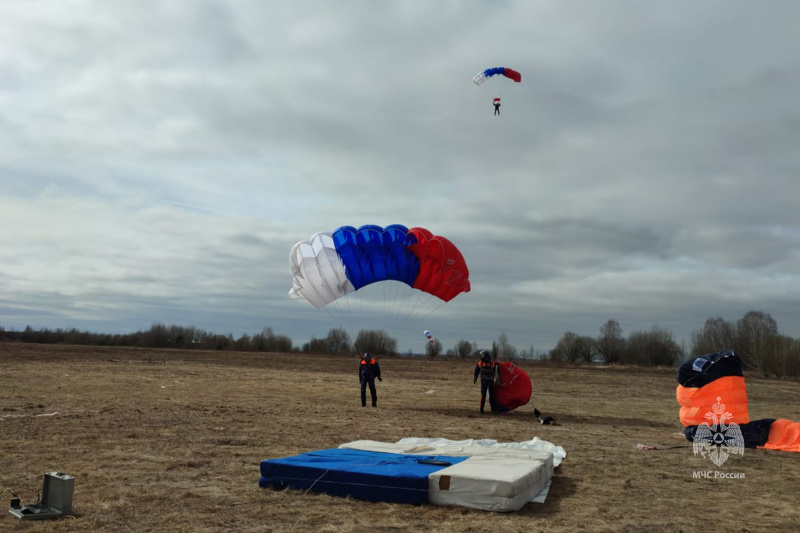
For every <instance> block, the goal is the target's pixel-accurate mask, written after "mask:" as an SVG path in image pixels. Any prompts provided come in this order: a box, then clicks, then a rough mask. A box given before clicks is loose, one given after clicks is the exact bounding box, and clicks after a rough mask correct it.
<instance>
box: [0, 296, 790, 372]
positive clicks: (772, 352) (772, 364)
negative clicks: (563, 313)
mask: <svg viewBox="0 0 800 533" xmlns="http://www.w3.org/2000/svg"><path fill="white" fill-rule="evenodd" d="M0 341H11V342H14V341H16V342H32V343H42V344H53V343H60V344H83V345H95V346H132V347H146V348H181V349H199V350H235V351H257V352H283V353H289V352H298V351H301V352H304V353H320V354H351V353H363V352H370V353H372V354H374V355H413V354H411V353H408V354H399V353H398V350H397V340H395V339H394V338H392V337H391V336H390V335H389V334H387V333H386V332H385V331H382V330H361V331H359V332H358V334H357V335H356V338H355V339H354V340H353V339H351V337H350V335H349V334H348V333H347V331H345V330H344V329H343V328H333V329H331V330H330V331H329V332H328V334H327V335H326V336H325V337H323V338H314V337H312V339H311V340H310V341H309V342H306V343H304V344H303V345H302V346H299V347H295V346H294V344H293V342H292V339H291V338H290V337H288V336H287V335H280V334H276V333H275V332H274V331H273V330H272V328H270V327H265V328H264V329H263V330H262V331H261V332H260V333H255V334H252V335H250V334H244V335H241V336H240V337H238V338H234V336H233V335H232V334H228V335H220V334H217V333H211V332H208V331H205V330H202V329H200V328H197V327H194V326H188V327H187V326H176V325H169V326H168V325H165V324H153V325H152V326H151V327H150V328H149V329H147V330H140V331H136V332H134V333H126V334H103V333H90V332H87V331H79V330H77V329H68V330H65V329H55V330H51V329H39V330H34V329H33V328H31V327H30V326H28V327H26V328H25V329H24V330H22V331H14V330H6V329H4V328H3V327H2V326H0ZM689 342H690V345H689V346H686V341H682V342H681V343H678V342H677V341H676V340H675V339H674V337H673V335H672V332H671V331H669V330H667V329H664V328H660V327H658V326H653V327H652V328H651V329H649V330H641V331H633V332H631V333H630V334H628V335H627V336H625V335H623V331H622V327H621V326H620V324H619V322H618V321H617V320H615V319H613V318H612V319H609V320H607V321H606V322H605V323H604V324H603V325H602V326H601V327H600V329H599V334H598V335H597V336H595V337H591V336H586V335H579V334H577V333H575V332H573V331H567V332H566V333H564V334H563V336H562V337H561V338H560V339H559V341H558V342H557V344H556V346H555V347H554V348H552V349H551V350H549V351H546V352H537V351H536V350H534V348H533V346H531V347H529V348H528V349H522V350H520V349H518V348H517V347H516V346H514V345H512V344H511V343H510V342H509V339H508V337H507V335H506V334H505V333H500V335H499V336H498V338H497V340H496V341H493V342H492V345H491V348H490V351H491V352H492V355H493V357H495V358H496V359H499V360H507V361H513V360H516V359H545V360H550V361H559V362H567V363H605V364H620V365H641V366H676V365H679V364H681V363H682V362H683V361H685V360H686V359H687V358H691V357H696V356H698V355H703V354H707V353H714V352H718V351H720V350H727V349H733V350H734V351H735V352H736V353H737V354H739V356H740V357H741V358H742V361H743V363H744V365H745V367H746V368H748V369H749V370H756V371H758V372H759V373H761V374H762V375H766V376H775V377H781V378H797V377H800V340H798V339H793V338H791V337H788V336H786V335H781V334H780V333H779V332H778V324H777V322H776V321H775V319H774V318H772V316H770V315H769V314H768V313H765V312H763V311H749V312H748V313H746V314H745V315H744V316H743V317H742V318H741V319H739V320H737V321H728V320H725V319H723V318H721V317H715V318H709V319H707V320H706V322H705V324H704V326H703V328H702V329H700V330H697V331H695V332H693V333H692V335H691V339H690V340H689ZM478 349H479V347H478V346H477V344H476V343H474V342H471V341H468V340H463V339H462V340H459V341H457V342H456V343H455V345H454V346H453V347H452V348H450V349H447V350H446V351H445V349H444V346H443V345H442V343H441V342H440V341H439V340H438V339H434V340H433V341H432V342H430V343H428V344H427V345H426V350H425V355H426V356H428V357H439V356H447V357H460V358H466V357H473V356H474V355H475V353H476V352H477V350H478Z"/></svg>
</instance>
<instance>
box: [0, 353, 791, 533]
mask: <svg viewBox="0 0 800 533" xmlns="http://www.w3.org/2000/svg"><path fill="white" fill-rule="evenodd" d="M474 364H475V361H472V360H436V361H425V360H409V359H402V358H396V359H395V358H385V359H383V360H381V368H382V371H383V376H384V380H383V382H382V383H378V394H379V401H378V403H379V407H378V408H377V409H372V408H370V407H367V408H366V409H365V408H362V407H361V404H360V400H359V389H358V379H357V369H358V360H357V358H345V357H329V356H307V355H289V354H259V353H236V352H196V351H179V350H149V349H132V348H103V347H80V346H43V345H26V344H10V343H0V368H2V370H0V496H1V497H2V499H0V504H2V505H1V506H0V507H5V505H6V504H7V503H8V501H9V500H10V499H11V497H12V493H16V494H18V495H19V496H20V498H21V499H22V501H23V503H35V501H36V499H37V497H38V496H39V492H40V490H41V484H42V476H43V474H44V473H45V472H50V471H60V472H65V473H68V474H70V475H73V476H75V495H74V511H75V516H72V517H65V518H61V519H58V520H51V521H41V522H38V521H30V522H28V521H19V520H17V519H16V518H14V517H13V516H11V515H10V514H6V515H5V516H0V531H30V532H33V531H35V532H37V533H39V532H55V531H70V532H103V531H109V532H126V531H130V532H163V533H177V532H201V533H202V532H222V531H225V532H231V531H237V532H245V533H249V532H300V531H303V532H308V531H315V532H327V533H347V532H361V531H370V532H401V531H426V532H439V531H441V532H445V531H447V532H479V531H481V532H482V531H510V532H511V531H514V532H516V531H545V532H562V531H563V532H567V531H568V532H574V531H591V532H604V531H608V532H619V531H631V532H633V531H653V532H661V531H664V532H674V531H687V532H689V531H700V530H704V529H707V528H708V525H709V524H713V527H712V529H714V530H716V531H723V530H724V531H737V532H743V531H754V532H757V531H797V530H798V524H800V513H799V512H798V510H797V494H798V491H797V487H798V486H800V454H791V453H782V452H773V451H762V450H750V449H747V450H746V451H745V453H744V456H743V457H736V456H735V457H732V458H730V459H729V460H728V461H727V462H726V463H725V464H724V465H723V466H722V467H721V468H719V469H718V468H716V467H715V466H714V465H713V464H712V463H711V462H710V461H708V460H707V459H703V458H701V457H695V456H694V455H693V453H692V449H691V447H690V443H689V442H687V441H686V440H685V438H684V437H683V436H682V433H681V431H682V427H681V425H680V422H679V420H678V406H677V403H676V401H675V386H676V382H675V378H674V372H673V371H672V370H668V369H664V370H659V369H655V370H650V369H621V368H555V367H550V366H544V365H536V364H535V363H525V362H522V363H521V364H520V366H522V367H523V368H524V369H525V370H527V371H528V373H529V374H530V375H531V378H532V380H533V384H534V397H533V403H535V405H536V406H537V407H538V408H539V409H540V410H541V411H542V413H543V414H544V415H549V416H554V417H555V418H556V419H557V420H558V422H560V425H557V426H542V425H540V424H539V423H538V420H537V419H536V418H535V417H534V415H533V410H532V409H531V408H530V407H527V406H526V407H524V408H520V409H517V410H515V411H512V412H510V413H507V414H504V415H483V416H481V415H479V414H478V397H479V394H480V391H479V388H478V386H477V385H473V384H472V371H473V368H474ZM748 390H749V391H750V414H751V418H753V419H757V418H767V417H771V418H780V417H782V418H790V419H794V420H798V419H800V401H799V400H800V384H798V383H794V382H786V381H776V380H763V379H755V378H753V379H751V378H748ZM431 391H433V392H431ZM39 415H43V416H39ZM403 437H444V438H448V439H456V440H460V439H468V438H489V439H496V440H498V441H503V442H509V441H511V442H519V441H526V440H530V439H532V438H533V437H540V438H542V439H544V440H547V441H550V442H552V443H554V444H557V445H560V446H563V447H564V448H565V449H566V450H567V458H566V460H565V461H564V462H563V463H562V465H561V466H560V467H559V468H557V469H556V476H555V478H554V480H553V486H552V489H551V491H550V494H549V496H548V498H547V502H546V503H545V504H528V505H527V506H525V507H524V508H523V509H522V510H521V511H519V512H516V513H508V514H496V513H488V512H483V511H476V510H471V509H464V508H457V507H436V506H431V505H426V506H422V507H416V506H409V505H396V504H374V503H367V502H360V501H355V500H350V499H343V498H334V497H330V496H325V495H319V494H312V493H309V494H303V493H300V492H297V491H274V490H265V489H261V488H259V487H258V477H259V464H260V462H261V461H262V460H264V459H269V458H275V457H285V456H289V455H295V454H298V453H302V452H306V451H311V450H317V449H323V448H332V447H337V446H338V445H339V444H341V443H344V442H348V441H352V440H357V439H374V440H381V441H388V442H393V441H396V440H398V439H401V438H403ZM639 443H642V444H650V445H657V446H659V447H661V448H662V449H658V450H639V449H637V444H639ZM715 470H718V471H720V472H725V473H741V474H744V479H741V478H739V479H720V478H714V477H713V471H715ZM709 471H711V475H712V477H711V478H709V479H706V478H699V479H698V478H695V472H709Z"/></svg>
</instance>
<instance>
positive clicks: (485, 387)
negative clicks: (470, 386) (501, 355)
mask: <svg viewBox="0 0 800 533" xmlns="http://www.w3.org/2000/svg"><path fill="white" fill-rule="evenodd" d="M487 392H488V393H489V408H490V409H491V406H492V405H493V404H494V383H492V380H490V379H483V378H481V413H482V412H483V408H484V406H486V393H487Z"/></svg>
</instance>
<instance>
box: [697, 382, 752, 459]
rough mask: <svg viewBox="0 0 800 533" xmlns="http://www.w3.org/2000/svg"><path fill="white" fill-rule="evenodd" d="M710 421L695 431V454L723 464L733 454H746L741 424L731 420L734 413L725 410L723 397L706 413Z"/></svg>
mask: <svg viewBox="0 0 800 533" xmlns="http://www.w3.org/2000/svg"><path fill="white" fill-rule="evenodd" d="M705 417H706V419H707V420H708V422H703V423H702V424H700V425H699V426H697V430H696V431H695V433H694V445H693V448H694V454H695V455H701V456H702V457H707V458H708V459H710V460H711V462H712V463H714V464H715V465H717V466H718V467H719V466H722V464H723V463H724V462H725V461H726V460H727V459H728V457H730V456H731V455H736V454H739V455H741V456H744V436H743V435H742V430H741V428H740V427H739V424H737V423H735V422H729V421H730V420H731V419H732V418H733V414H731V413H728V412H726V411H725V404H724V403H722V398H721V397H717V403H715V404H714V405H713V407H712V410H711V411H710V412H708V413H706V415H705Z"/></svg>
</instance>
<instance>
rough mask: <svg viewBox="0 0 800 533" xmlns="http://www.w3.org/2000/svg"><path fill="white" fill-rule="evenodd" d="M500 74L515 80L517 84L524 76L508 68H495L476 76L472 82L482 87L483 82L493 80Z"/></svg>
mask: <svg viewBox="0 0 800 533" xmlns="http://www.w3.org/2000/svg"><path fill="white" fill-rule="evenodd" d="M498 74H500V75H503V76H505V77H506V78H508V79H510V80H513V81H515V82H517V83H520V82H521V81H522V74H520V73H519V72H517V71H516V70H513V69H510V68H506V67H494V68H487V69H486V70H484V71H483V72H481V73H479V74H476V75H475V77H474V78H472V81H473V82H474V83H475V85H481V84H482V83H483V82H485V81H486V79H487V78H491V77H492V76H497V75H498Z"/></svg>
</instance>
